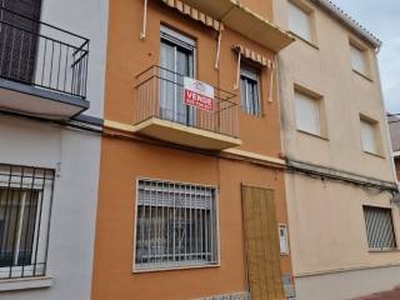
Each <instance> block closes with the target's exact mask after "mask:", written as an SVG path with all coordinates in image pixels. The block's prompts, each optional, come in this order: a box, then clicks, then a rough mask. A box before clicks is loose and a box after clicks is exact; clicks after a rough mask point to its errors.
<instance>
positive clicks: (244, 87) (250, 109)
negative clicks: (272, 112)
mask: <svg viewBox="0 0 400 300" xmlns="http://www.w3.org/2000/svg"><path fill="white" fill-rule="evenodd" d="M240 102H241V106H242V110H243V111H245V112H246V113H248V114H250V115H253V116H260V115H261V103H260V102H261V101H260V71H259V70H258V69H256V68H255V67H253V66H250V65H248V64H245V63H242V64H241V66H240Z"/></svg>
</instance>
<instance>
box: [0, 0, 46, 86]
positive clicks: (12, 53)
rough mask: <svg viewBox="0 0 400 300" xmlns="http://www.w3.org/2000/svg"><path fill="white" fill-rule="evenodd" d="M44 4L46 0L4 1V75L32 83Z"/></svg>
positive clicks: (0, 45) (0, 29)
mask: <svg viewBox="0 0 400 300" xmlns="http://www.w3.org/2000/svg"><path fill="white" fill-rule="evenodd" d="M41 6H42V0H0V22H1V24H0V77H5V78H7V79H12V80H16V81H21V82H25V83H31V82H32V80H33V76H34V72H35V62H36V52H37V44H38V33H39V30H40V28H39V22H38V21H39V20H40V12H41ZM4 9H7V11H6V10H4ZM10 11H12V12H15V13H17V14H18V15H17V14H14V13H12V12H10ZM22 16H23V17H22Z"/></svg>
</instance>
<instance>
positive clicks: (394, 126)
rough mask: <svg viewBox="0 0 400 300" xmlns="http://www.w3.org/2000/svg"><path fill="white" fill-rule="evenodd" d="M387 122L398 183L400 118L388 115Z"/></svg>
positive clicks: (399, 169)
mask: <svg viewBox="0 0 400 300" xmlns="http://www.w3.org/2000/svg"><path fill="white" fill-rule="evenodd" d="M388 122H389V130H390V138H391V141H392V151H393V159H394V164H395V168H396V175H397V180H398V181H400V118H399V116H398V115H388Z"/></svg>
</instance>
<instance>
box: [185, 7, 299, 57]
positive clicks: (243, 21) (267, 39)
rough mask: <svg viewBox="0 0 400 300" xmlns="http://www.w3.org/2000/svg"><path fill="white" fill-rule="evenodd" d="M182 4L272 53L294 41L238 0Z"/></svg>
mask: <svg viewBox="0 0 400 300" xmlns="http://www.w3.org/2000/svg"><path fill="white" fill-rule="evenodd" d="M182 2H185V3H187V4H188V5H190V6H192V7H194V8H196V9H198V10H199V11H202V12H203V13H206V14H208V15H209V16H211V17H212V18H214V19H216V20H218V21H221V22H222V23H224V24H225V25H226V26H228V27H229V28H231V29H233V30H235V31H236V32H238V33H240V34H242V35H243V36H245V37H247V38H249V39H251V40H253V41H255V42H256V43H259V44H261V45H262V46H264V47H266V48H268V49H271V50H272V51H274V52H279V51H280V50H282V49H283V48H285V47H287V46H288V45H290V44H291V43H292V42H294V40H295V39H294V38H293V37H292V36H291V35H290V34H288V33H287V32H285V31H284V30H282V29H280V28H279V27H277V26H276V25H274V24H273V23H271V22H270V21H268V20H266V19H264V18H263V17H261V16H260V15H258V14H256V13H254V12H253V11H251V10H250V9H249V8H247V7H245V6H243V5H242V4H240V1H238V0H201V1H199V0H182Z"/></svg>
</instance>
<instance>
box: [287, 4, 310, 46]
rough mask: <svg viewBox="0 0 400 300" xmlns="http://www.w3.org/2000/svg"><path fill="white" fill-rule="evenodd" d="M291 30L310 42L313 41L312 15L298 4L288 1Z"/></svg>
mask: <svg viewBox="0 0 400 300" xmlns="http://www.w3.org/2000/svg"><path fill="white" fill-rule="evenodd" d="M288 5H289V8H288V23H289V24H288V26H289V30H290V31H292V32H293V33H295V34H296V35H298V36H299V37H301V38H303V39H304V40H306V41H308V42H310V43H311V42H313V38H312V29H311V15H310V13H309V12H307V11H306V10H305V9H303V8H301V7H299V6H298V5H296V4H294V3H292V2H291V1H289V2H288Z"/></svg>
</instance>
